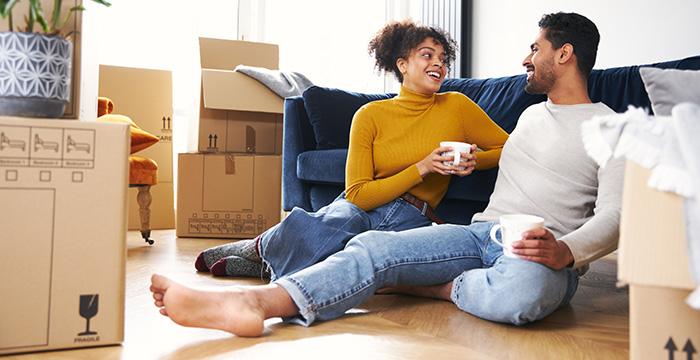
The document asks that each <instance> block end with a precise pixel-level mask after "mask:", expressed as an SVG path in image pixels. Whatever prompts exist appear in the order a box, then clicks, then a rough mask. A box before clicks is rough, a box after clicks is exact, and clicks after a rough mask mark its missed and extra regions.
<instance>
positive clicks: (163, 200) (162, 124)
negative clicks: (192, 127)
mask: <svg viewBox="0 0 700 360" xmlns="http://www.w3.org/2000/svg"><path fill="white" fill-rule="evenodd" d="M99 94H100V96H106V97H108V98H110V99H112V101H114V112H113V113H114V114H121V115H126V116H128V117H130V118H131V119H132V120H133V121H134V122H136V124H138V125H139V126H140V127H141V128H142V129H144V130H146V131H148V132H149V133H151V134H153V135H156V136H158V138H159V139H160V141H159V142H158V143H156V144H155V145H153V146H151V147H149V148H147V149H144V150H141V151H139V152H138V153H136V154H135V155H138V156H142V157H147V158H150V159H153V160H155V162H156V163H157V164H158V184H157V185H155V186H152V187H151V190H150V192H151V196H152V197H153V201H152V202H151V206H150V210H151V229H173V228H175V202H174V190H173V141H172V140H173V136H172V134H173V122H172V117H173V96H172V74H171V72H170V71H164V70H149V69H135V68H126V67H118V66H107V65H100V87H99ZM137 193H138V189H136V188H131V189H129V225H128V226H129V227H128V228H129V230H139V229H140V228H141V221H140V219H139V205H138V203H137V202H136V194H137Z"/></svg>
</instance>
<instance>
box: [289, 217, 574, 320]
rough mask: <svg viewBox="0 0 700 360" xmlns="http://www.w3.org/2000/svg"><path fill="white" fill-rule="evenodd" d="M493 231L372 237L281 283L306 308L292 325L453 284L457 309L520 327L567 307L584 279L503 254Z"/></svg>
mask: <svg viewBox="0 0 700 360" xmlns="http://www.w3.org/2000/svg"><path fill="white" fill-rule="evenodd" d="M493 225H494V223H491V222H482V223H473V224H471V225H469V226H461V225H439V226H428V227H422V228H417V229H413V230H407V231H401V232H380V231H368V232H365V233H363V234H360V235H358V236H356V237H355V238H353V239H352V240H350V241H349V242H348V244H347V246H346V247H345V249H343V250H342V251H340V252H337V253H336V254H334V255H332V256H330V257H328V258H327V259H326V260H325V261H323V262H320V263H318V264H316V265H314V266H311V267H309V268H306V269H304V270H301V271H299V272H296V273H294V274H291V275H288V276H284V277H281V278H280V279H278V280H276V281H275V283H276V284H278V285H280V286H281V287H283V288H284V289H285V290H286V291H287V292H288V293H289V294H290V296H291V297H292V300H293V301H294V303H295V304H296V305H297V307H298V308H299V316H297V317H296V318H293V319H289V320H291V321H293V322H296V323H299V324H302V325H306V326H308V325H310V324H311V323H313V322H314V321H317V320H330V319H334V318H337V317H339V316H342V315H343V314H344V313H345V311H347V310H349V309H351V308H352V307H355V306H357V305H359V304H361V303H362V302H364V301H365V300H366V299H367V298H369V297H370V296H372V295H373V294H374V293H375V291H376V290H378V289H381V288H383V287H387V286H395V285H437V284H443V283H447V282H450V281H454V283H453V288H452V294H451V298H452V302H454V303H455V304H456V305H457V307H459V308H460V309H462V310H463V311H466V312H468V313H470V314H472V315H475V316H478V317H480V318H483V319H487V320H491V321H497V322H504V323H512V324H516V325H522V324H525V323H528V322H532V321H535V320H539V319H542V318H544V317H545V316H547V315H549V314H551V313H552V312H553V311H554V310H556V309H557V308H559V307H560V306H562V305H565V304H568V303H569V301H570V300H571V298H572V297H573V296H574V293H575V292H576V288H577V287H578V273H577V272H576V271H575V270H573V269H568V268H567V269H563V270H559V271H554V270H552V269H550V268H548V267H546V266H544V265H541V264H538V263H535V262H531V261H526V260H521V259H515V258H509V257H506V256H503V249H502V248H501V247H500V246H498V245H497V244H495V243H493V242H492V241H491V240H490V239H489V230H490V229H491V227H492V226H493Z"/></svg>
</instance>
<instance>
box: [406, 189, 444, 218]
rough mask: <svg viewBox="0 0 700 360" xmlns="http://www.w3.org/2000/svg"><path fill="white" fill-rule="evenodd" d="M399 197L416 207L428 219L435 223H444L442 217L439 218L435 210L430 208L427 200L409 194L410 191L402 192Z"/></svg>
mask: <svg viewBox="0 0 700 360" xmlns="http://www.w3.org/2000/svg"><path fill="white" fill-rule="evenodd" d="M401 198H402V199H404V200H405V201H406V202H407V203H409V204H411V205H413V206H414V207H415V208H416V209H418V211H420V213H421V214H422V215H423V216H425V217H427V218H428V219H430V221H432V222H434V223H436V224H444V223H445V222H444V221H442V219H440V217H439V216H437V214H436V213H435V210H433V208H431V207H430V205H429V204H428V203H427V202H425V201H423V200H421V199H419V198H417V197H415V196H413V195H411V194H410V193H404V194H403V195H401Z"/></svg>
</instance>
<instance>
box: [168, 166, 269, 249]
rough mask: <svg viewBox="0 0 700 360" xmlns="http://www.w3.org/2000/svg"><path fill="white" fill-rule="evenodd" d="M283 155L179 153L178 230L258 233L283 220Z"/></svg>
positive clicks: (240, 234)
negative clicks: (281, 214) (281, 203)
mask: <svg viewBox="0 0 700 360" xmlns="http://www.w3.org/2000/svg"><path fill="white" fill-rule="evenodd" d="M281 163H282V159H281V156H279V155H250V154H230V153H229V154H202V153H190V154H179V158H178V191H177V236H180V237H206V238H244V239H245V238H253V237H255V236H257V235H259V234H260V233H262V232H263V231H265V230H267V229H268V228H270V227H271V226H273V225H275V224H277V223H278V222H279V221H280V209H281V205H280V202H281V176H282V175H281Z"/></svg>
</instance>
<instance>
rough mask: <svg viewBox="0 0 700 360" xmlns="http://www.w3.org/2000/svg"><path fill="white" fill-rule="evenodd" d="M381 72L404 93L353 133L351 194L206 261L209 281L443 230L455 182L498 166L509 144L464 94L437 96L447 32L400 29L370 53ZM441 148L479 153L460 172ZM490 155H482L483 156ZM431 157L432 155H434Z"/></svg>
mask: <svg viewBox="0 0 700 360" xmlns="http://www.w3.org/2000/svg"><path fill="white" fill-rule="evenodd" d="M369 52H370V54H372V55H373V56H374V57H375V60H376V66H377V68H379V69H380V70H384V71H386V72H390V73H393V74H394V75H395V76H396V78H397V79H398V80H399V82H401V90H400V93H399V95H398V96H396V97H395V98H393V99H388V100H382V101H374V102H371V103H368V104H366V105H364V106H363V107H362V108H360V109H359V110H358V111H357V113H356V114H355V116H354V118H353V122H352V127H351V130H350V146H349V149H348V160H347V166H346V187H345V191H344V192H343V193H342V194H341V195H340V196H339V197H338V198H337V199H336V200H335V201H333V202H332V203H331V204H329V205H327V206H326V207H324V208H322V209H320V210H319V211H317V212H315V213H309V212H306V211H304V210H302V209H299V208H295V209H293V210H292V212H291V213H290V214H289V216H287V218H285V219H284V221H282V222H281V223H280V224H278V225H276V226H274V227H272V228H270V229H269V230H267V231H265V232H264V233H263V234H262V235H260V236H258V237H257V238H256V239H254V240H244V241H239V242H235V243H231V244H226V245H222V246H219V247H215V248H211V249H208V250H205V251H204V252H202V253H201V254H200V255H199V256H198V257H197V261H196V263H195V267H196V268H197V270H199V271H208V270H210V271H212V273H213V274H214V275H229V276H240V275H247V276H259V275H260V274H262V266H261V256H260V255H262V259H263V260H264V262H265V263H266V264H267V265H268V267H267V268H268V269H269V270H270V271H271V274H270V275H271V277H272V279H273V280H274V279H275V278H277V277H280V276H283V275H286V274H291V273H294V272H296V271H299V270H301V269H304V268H306V267H308V266H311V265H313V264H315V263H317V262H319V261H321V260H323V259H325V258H326V257H328V256H330V255H332V254H333V253H336V252H338V251H340V250H342V249H343V247H344V246H345V244H346V243H347V242H348V241H349V240H350V239H351V238H352V237H354V236H355V235H357V234H359V233H362V232H365V231H368V230H385V231H401V230H407V229H411V228H416V227H421V226H426V225H430V224H431V223H432V222H439V219H438V218H436V217H435V216H434V212H433V211H432V209H434V208H435V207H437V205H438V204H439V203H440V200H441V199H442V198H443V196H444V195H445V193H446V192H447V186H448V184H449V181H450V178H449V176H450V175H452V174H454V175H457V176H467V175H469V174H471V173H472V171H473V170H474V169H488V168H492V167H495V166H496V165H497V164H498V159H499V157H500V154H501V149H502V147H503V144H504V143H505V141H506V139H507V137H508V136H507V134H506V133H505V132H504V131H503V130H502V129H501V128H500V127H498V125H496V124H495V123H494V122H493V121H492V120H491V119H490V118H489V117H488V115H486V113H484V112H483V111H482V110H481V109H480V108H479V107H478V106H477V105H476V104H475V103H473V102H472V101H471V100H469V99H468V98H467V97H466V96H464V95H463V94H460V93H456V92H450V93H442V94H437V91H438V90H439V89H440V85H441V84H442V81H443V80H444V79H445V75H446V73H447V68H448V66H449V64H450V63H451V62H452V61H454V59H455V44H454V41H453V40H452V39H451V38H450V37H449V35H448V34H446V33H445V32H443V31H442V30H439V29H436V28H431V27H426V26H419V25H416V24H414V23H412V22H408V21H405V22H400V23H399V22H395V23H391V24H389V25H387V26H385V27H384V28H383V29H382V30H380V31H379V32H378V33H377V34H376V35H375V37H374V38H373V39H372V40H371V41H370V43H369ZM441 141H461V142H467V143H470V144H474V145H472V152H471V153H462V154H461V163H460V164H459V165H458V166H452V165H445V164H444V163H443V162H445V163H447V164H449V162H450V161H451V160H452V157H451V156H450V157H447V156H442V155H441V154H442V153H444V152H446V151H450V150H451V149H450V148H447V147H439V146H438V145H439V144H440V142H441ZM477 146H478V148H479V149H482V150H483V151H480V152H475V150H476V148H477ZM426 154H427V155H426Z"/></svg>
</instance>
